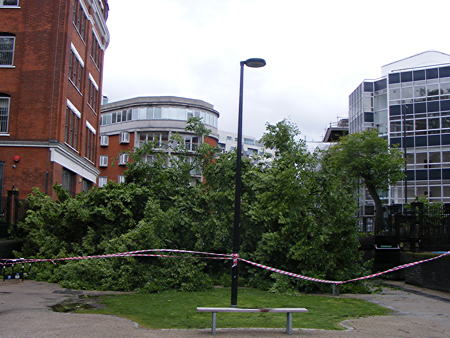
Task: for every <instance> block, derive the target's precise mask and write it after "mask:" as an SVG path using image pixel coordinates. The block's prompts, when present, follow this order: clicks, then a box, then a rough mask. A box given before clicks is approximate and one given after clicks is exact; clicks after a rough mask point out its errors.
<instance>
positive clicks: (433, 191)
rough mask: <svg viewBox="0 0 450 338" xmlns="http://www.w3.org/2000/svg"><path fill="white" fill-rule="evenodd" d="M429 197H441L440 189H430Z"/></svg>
mask: <svg viewBox="0 0 450 338" xmlns="http://www.w3.org/2000/svg"><path fill="white" fill-rule="evenodd" d="M430 197H441V187H440V186H439V187H430Z"/></svg>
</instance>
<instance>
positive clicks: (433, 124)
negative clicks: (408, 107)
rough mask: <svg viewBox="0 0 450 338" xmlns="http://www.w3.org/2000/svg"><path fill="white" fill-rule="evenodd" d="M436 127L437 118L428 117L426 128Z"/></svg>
mask: <svg viewBox="0 0 450 338" xmlns="http://www.w3.org/2000/svg"><path fill="white" fill-rule="evenodd" d="M438 128H439V119H438V118H433V119H428V129H438Z"/></svg>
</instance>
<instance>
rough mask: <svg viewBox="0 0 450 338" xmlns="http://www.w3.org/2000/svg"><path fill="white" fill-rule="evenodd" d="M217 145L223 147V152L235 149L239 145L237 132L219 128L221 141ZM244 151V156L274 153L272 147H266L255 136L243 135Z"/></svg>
mask: <svg viewBox="0 0 450 338" xmlns="http://www.w3.org/2000/svg"><path fill="white" fill-rule="evenodd" d="M217 146H218V147H219V148H220V149H222V151H223V152H229V151H235V150H236V147H237V133H231V132H227V131H223V130H219V141H218V143H217ZM242 151H243V155H244V156H252V155H263V154H266V153H269V154H272V155H273V154H274V152H273V151H272V150H271V149H267V148H265V147H264V145H263V144H262V143H260V142H259V140H258V139H256V138H255V137H253V136H248V135H243V136H242Z"/></svg>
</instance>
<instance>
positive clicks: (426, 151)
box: [349, 51, 450, 218]
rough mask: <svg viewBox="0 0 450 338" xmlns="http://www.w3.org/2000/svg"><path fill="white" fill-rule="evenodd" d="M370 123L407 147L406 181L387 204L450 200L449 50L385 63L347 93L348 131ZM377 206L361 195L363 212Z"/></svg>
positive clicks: (394, 189) (389, 196)
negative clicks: (378, 74)
mask: <svg viewBox="0 0 450 338" xmlns="http://www.w3.org/2000/svg"><path fill="white" fill-rule="evenodd" d="M367 128H377V129H378V132H379V134H380V136H381V137H384V138H386V139H387V140H388V142H389V144H390V145H391V146H398V147H400V148H401V149H402V150H403V151H406V157H407V178H406V182H404V181H402V182H398V183H397V184H396V185H395V186H392V187H390V189H389V191H388V192H386V194H385V195H384V198H385V200H386V202H387V204H389V205H392V204H404V203H405V201H407V202H408V203H410V202H412V201H414V200H415V199H416V198H417V197H424V198H427V199H428V200H429V201H431V202H441V203H450V55H448V54H445V53H441V52H438V51H426V52H423V53H419V54H416V55H413V56H410V57H407V58H404V59H401V60H398V61H395V62H392V63H389V64H387V65H385V66H383V67H382V68H381V77H380V78H378V79H374V80H364V81H363V82H362V83H361V84H360V85H359V86H358V87H357V88H356V89H355V90H354V91H353V93H351V95H350V97H349V131H350V133H355V132H359V131H362V130H364V129H367ZM405 183H406V186H407V189H405ZM405 190H406V196H405ZM373 209H374V208H373V203H372V201H371V200H370V198H369V197H368V196H367V195H366V196H363V202H362V203H361V208H360V215H361V216H363V217H364V216H365V217H367V218H370V217H371V216H372V215H373V212H374V210H373Z"/></svg>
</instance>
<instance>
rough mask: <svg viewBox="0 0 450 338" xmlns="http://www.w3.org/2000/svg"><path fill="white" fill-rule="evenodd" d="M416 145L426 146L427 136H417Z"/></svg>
mask: <svg viewBox="0 0 450 338" xmlns="http://www.w3.org/2000/svg"><path fill="white" fill-rule="evenodd" d="M415 142H416V147H425V146H426V145H427V137H426V136H416V137H415Z"/></svg>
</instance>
